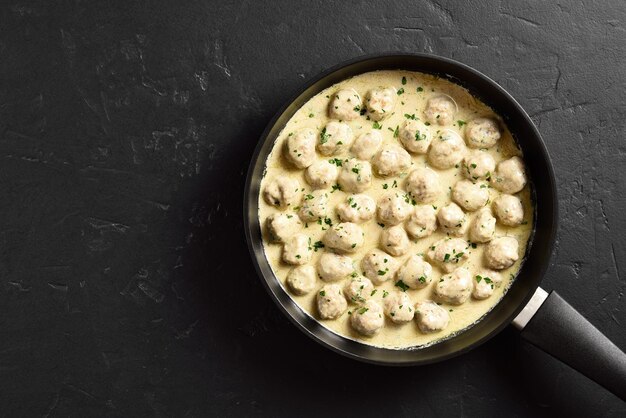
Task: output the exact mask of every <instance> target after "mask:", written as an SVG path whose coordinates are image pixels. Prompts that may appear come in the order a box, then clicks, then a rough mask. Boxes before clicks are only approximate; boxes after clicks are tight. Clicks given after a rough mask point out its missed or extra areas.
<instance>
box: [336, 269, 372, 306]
mask: <svg viewBox="0 0 626 418" xmlns="http://www.w3.org/2000/svg"><path fill="white" fill-rule="evenodd" d="M343 292H344V293H345V295H346V297H347V298H348V301H350V302H352V303H361V302H365V300H366V299H368V298H370V297H372V296H373V294H374V285H373V284H372V282H371V280H370V279H368V278H367V277H363V276H357V277H353V278H352V279H351V280H350V281H349V282H348V283H346V286H345V287H344V288H343Z"/></svg>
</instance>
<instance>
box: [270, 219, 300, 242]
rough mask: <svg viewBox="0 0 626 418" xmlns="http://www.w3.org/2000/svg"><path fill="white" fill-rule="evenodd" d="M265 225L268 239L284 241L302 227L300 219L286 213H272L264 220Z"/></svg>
mask: <svg viewBox="0 0 626 418" xmlns="http://www.w3.org/2000/svg"><path fill="white" fill-rule="evenodd" d="M265 225H266V227H267V232H268V233H269V235H270V239H271V240H272V241H274V242H285V240H286V239H287V238H289V237H290V236H292V235H293V234H295V233H296V232H298V231H300V229H301V228H302V222H300V219H299V218H298V217H297V216H295V215H290V214H287V213H272V214H271V215H270V216H268V217H267V219H266V220H265Z"/></svg>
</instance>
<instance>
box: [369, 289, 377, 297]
mask: <svg viewBox="0 0 626 418" xmlns="http://www.w3.org/2000/svg"><path fill="white" fill-rule="evenodd" d="M377 291H378V289H374V290H372V293H370V296H374V295H375V294H376V292H377Z"/></svg>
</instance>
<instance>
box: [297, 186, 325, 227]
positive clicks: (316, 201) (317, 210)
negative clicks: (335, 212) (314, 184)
mask: <svg viewBox="0 0 626 418" xmlns="http://www.w3.org/2000/svg"><path fill="white" fill-rule="evenodd" d="M327 213H328V192H327V191H325V190H313V191H312V192H311V193H307V194H305V195H304V196H302V202H301V203H300V209H299V210H298V216H300V219H302V222H312V221H316V220H318V219H320V218H324V217H326V214H327Z"/></svg>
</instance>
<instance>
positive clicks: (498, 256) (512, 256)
mask: <svg viewBox="0 0 626 418" xmlns="http://www.w3.org/2000/svg"><path fill="white" fill-rule="evenodd" d="M518 251H519V244H518V242H517V240H516V239H515V238H513V237H500V238H495V239H493V240H492V241H491V242H490V243H489V244H488V245H487V248H485V265H486V266H487V267H489V268H491V269H494V270H502V269H505V268H509V267H511V266H512V265H513V263H515V262H516V261H517V260H518V259H519V254H518Z"/></svg>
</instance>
